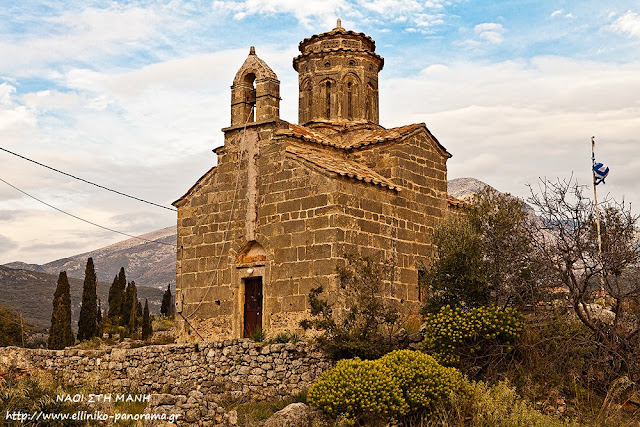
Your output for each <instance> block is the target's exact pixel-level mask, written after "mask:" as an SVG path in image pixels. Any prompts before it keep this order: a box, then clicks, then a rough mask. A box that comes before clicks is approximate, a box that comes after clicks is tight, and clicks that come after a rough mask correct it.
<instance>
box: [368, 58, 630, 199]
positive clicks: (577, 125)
mask: <svg viewBox="0 0 640 427" xmlns="http://www.w3.org/2000/svg"><path fill="white" fill-rule="evenodd" d="M471 76H472V77H471ZM381 97H382V98H381V100H380V108H381V113H380V117H381V120H382V124H383V125H384V126H387V127H392V126H398V125H403V124H406V123H419V122H426V123H427V126H428V127H429V129H430V130H431V132H432V133H433V134H434V135H435V136H436V137H437V138H438V140H439V141H440V142H441V143H442V144H443V145H444V146H445V147H447V149H448V150H449V151H450V152H451V153H452V154H453V158H452V159H451V160H449V161H448V170H449V178H455V177H461V176H473V177H476V178H478V179H482V180H483V181H485V182H487V183H489V184H491V185H493V186H495V187H496V188H498V189H500V190H502V191H508V192H510V193H512V194H516V195H520V196H526V195H527V189H526V187H525V184H527V183H534V182H535V181H536V180H537V178H538V177H539V176H548V177H567V176H569V175H570V174H571V172H572V171H573V172H575V174H576V177H578V178H579V179H580V181H581V182H582V183H585V184H586V183H588V182H589V179H590V154H591V153H590V149H591V147H590V137H591V136H592V135H595V136H596V137H597V141H598V142H599V144H598V147H597V150H598V151H597V155H598V158H599V159H602V161H603V162H605V163H606V164H607V165H608V166H610V167H611V170H612V174H611V175H610V177H609V179H608V180H607V191H608V192H610V193H611V195H612V196H613V197H615V198H616V199H621V198H622V197H623V196H626V198H627V200H630V201H634V202H636V203H637V198H638V197H639V195H640V184H639V183H638V182H637V179H636V178H634V177H633V175H634V172H635V171H637V168H635V166H634V163H637V162H636V161H635V160H633V159H638V158H640V151H639V150H640V148H639V146H638V144H637V140H635V136H634V135H638V134H640V104H638V102H637V100H638V99H639V98H640V65H638V64H625V65H617V64H614V63H598V62H594V61H581V60H571V59H567V58H561V57H549V56H540V57H534V58H532V59H530V60H517V61H502V62H499V63H493V64H480V63H477V62H464V61H456V62H451V63H445V64H434V65H432V66H430V67H427V68H426V69H424V70H423V71H421V72H419V73H417V74H416V75H414V76H410V77H404V78H393V79H390V80H386V81H383V82H382V84H381ZM409 100H411V101H409ZM408 102H410V103H412V104H413V105H414V106H415V108H411V109H407V108H405V107H403V105H407V103H408ZM533 159H535V160H533ZM630 159H631V160H630ZM614 172H616V173H615V174H614ZM636 175H637V174H636ZM614 176H615V178H614Z"/></svg>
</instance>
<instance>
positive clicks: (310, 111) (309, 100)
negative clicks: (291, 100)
mask: <svg viewBox="0 0 640 427" xmlns="http://www.w3.org/2000/svg"><path fill="white" fill-rule="evenodd" d="M311 88H312V86H311V83H309V85H308V86H307V120H308V121H310V120H312V119H313V91H312V90H311Z"/></svg>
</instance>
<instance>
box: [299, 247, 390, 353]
mask: <svg viewBox="0 0 640 427" xmlns="http://www.w3.org/2000/svg"><path fill="white" fill-rule="evenodd" d="M345 260H346V264H345V266H344V267H338V268H337V269H336V272H337V273H338V278H339V281H340V291H339V292H331V293H330V294H331V295H328V296H327V297H326V298H321V294H322V293H323V292H324V289H323V287H322V286H319V287H317V288H313V289H311V290H310V292H309V307H310V308H311V316H312V317H311V319H304V320H302V321H301V322H300V326H301V327H302V328H303V329H305V330H307V329H315V330H318V331H322V332H321V333H320V334H319V335H318V336H317V337H316V340H317V342H318V345H319V346H320V348H321V349H322V350H323V351H324V352H325V353H326V354H328V355H329V356H330V357H331V358H333V359H335V360H340V359H349V358H353V357H358V358H361V359H377V358H379V357H380V356H382V355H384V354H385V353H388V352H389V351H391V350H392V349H393V345H394V344H393V342H392V339H391V337H392V335H393V332H394V331H395V330H396V329H397V327H398V325H399V321H400V314H399V311H398V307H397V305H396V304H395V303H394V302H393V301H392V300H390V299H389V298H385V297H384V292H383V289H384V286H385V285H384V284H385V282H386V281H391V282H392V281H393V277H392V273H393V265H392V264H391V263H390V262H389V261H381V260H374V259H372V258H369V257H359V256H356V255H354V254H347V255H345Z"/></svg>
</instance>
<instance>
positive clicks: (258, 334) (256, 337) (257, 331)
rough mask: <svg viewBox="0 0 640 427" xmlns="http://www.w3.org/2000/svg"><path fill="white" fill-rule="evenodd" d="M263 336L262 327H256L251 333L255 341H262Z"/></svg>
mask: <svg viewBox="0 0 640 427" xmlns="http://www.w3.org/2000/svg"><path fill="white" fill-rule="evenodd" d="M264 336H265V334H264V332H263V331H262V328H256V329H255V330H254V331H253V333H252V334H251V339H252V340H254V341H255V342H262V341H264Z"/></svg>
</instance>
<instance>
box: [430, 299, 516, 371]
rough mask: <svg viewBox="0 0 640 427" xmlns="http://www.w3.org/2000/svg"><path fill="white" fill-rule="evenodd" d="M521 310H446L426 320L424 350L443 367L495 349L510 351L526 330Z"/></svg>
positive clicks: (479, 308) (443, 308) (445, 308)
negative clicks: (497, 346) (500, 347)
mask: <svg viewBox="0 0 640 427" xmlns="http://www.w3.org/2000/svg"><path fill="white" fill-rule="evenodd" d="M524 320H525V319H524V316H523V315H522V314H520V313H519V312H518V311H517V310H515V309H512V308H507V309H505V310H502V309H499V308H497V307H478V308H473V309H471V310H467V311H465V310H462V309H460V308H451V307H450V306H448V305H447V306H444V307H442V308H441V309H440V311H439V312H437V313H432V314H428V315H427V316H426V320H425V324H426V337H425V339H424V341H423V346H424V349H425V350H426V351H427V352H428V353H429V354H431V355H433V357H435V358H436V360H437V361H438V362H439V363H442V364H443V365H456V364H457V363H459V362H460V358H461V355H464V354H466V355H473V354H476V355H482V354H483V353H485V352H486V350H487V349H488V348H489V347H491V346H495V345H499V346H503V347H504V349H506V350H507V351H509V350H510V349H511V348H510V346H511V345H512V344H513V343H514V342H515V341H516V340H517V338H518V337H519V336H520V334H521V333H522V331H523V329H524Z"/></svg>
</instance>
